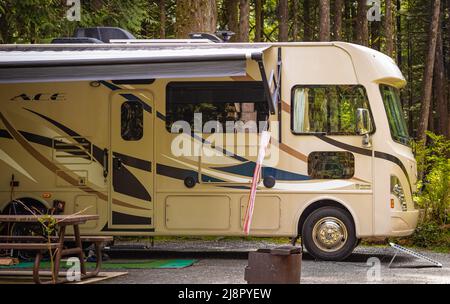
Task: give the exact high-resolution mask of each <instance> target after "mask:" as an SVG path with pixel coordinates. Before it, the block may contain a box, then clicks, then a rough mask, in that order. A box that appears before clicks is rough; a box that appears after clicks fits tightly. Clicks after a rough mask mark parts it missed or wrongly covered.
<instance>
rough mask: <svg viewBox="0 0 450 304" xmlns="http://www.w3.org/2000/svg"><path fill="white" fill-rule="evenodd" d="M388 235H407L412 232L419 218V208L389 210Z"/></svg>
mask: <svg viewBox="0 0 450 304" xmlns="http://www.w3.org/2000/svg"><path fill="white" fill-rule="evenodd" d="M390 213H391V229H390V233H389V236H408V235H411V234H413V233H414V231H415V230H416V227H417V221H418V219H419V210H412V211H391V212H390Z"/></svg>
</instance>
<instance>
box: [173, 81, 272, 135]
mask: <svg viewBox="0 0 450 304" xmlns="http://www.w3.org/2000/svg"><path fill="white" fill-rule="evenodd" d="M196 113H201V114H202V115H201V118H202V127H203V125H204V124H205V123H206V122H208V121H217V122H218V124H219V125H220V126H221V128H222V129H223V130H226V123H227V122H233V123H234V122H243V123H244V124H247V123H249V122H251V123H255V126H257V125H258V122H259V121H265V120H266V116H267V115H268V106H267V100H266V98H265V93H264V87H263V84H262V82H259V81H226V82H225V81H217V82H172V83H169V84H168V85H167V89H166V127H167V129H168V130H169V131H170V130H171V127H172V124H173V123H174V122H177V121H185V122H187V123H189V124H190V126H191V129H192V130H194V114H196ZM215 131H218V130H215Z"/></svg>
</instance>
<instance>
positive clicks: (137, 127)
mask: <svg viewBox="0 0 450 304" xmlns="http://www.w3.org/2000/svg"><path fill="white" fill-rule="evenodd" d="M120 112H121V128H120V129H121V134H122V138H123V139H124V140H130V141H132V140H140V139H141V138H142V135H143V133H144V124H143V122H144V111H143V108H142V104H141V103H140V102H138V101H126V102H124V103H123V104H122V106H121V111H120Z"/></svg>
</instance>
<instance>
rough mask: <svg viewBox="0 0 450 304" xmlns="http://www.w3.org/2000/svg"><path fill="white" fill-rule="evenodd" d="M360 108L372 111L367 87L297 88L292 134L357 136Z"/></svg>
mask: <svg viewBox="0 0 450 304" xmlns="http://www.w3.org/2000/svg"><path fill="white" fill-rule="evenodd" d="M358 108H363V109H367V110H370V108H369V101H368V99H367V95H366V92H365V89H364V87H363V86H360V85H316V86H296V87H294V88H293V90H292V109H291V130H292V132H293V133H295V134H308V133H312V134H314V133H323V134H330V135H357V132H356V112H357V109H358ZM371 129H372V130H373V129H374V128H373V127H372V128H371Z"/></svg>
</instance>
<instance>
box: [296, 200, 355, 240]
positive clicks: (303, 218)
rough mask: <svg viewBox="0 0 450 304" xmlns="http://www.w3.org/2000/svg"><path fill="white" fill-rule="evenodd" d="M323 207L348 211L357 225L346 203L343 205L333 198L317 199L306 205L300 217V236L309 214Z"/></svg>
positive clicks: (298, 231)
mask: <svg viewBox="0 0 450 304" xmlns="http://www.w3.org/2000/svg"><path fill="white" fill-rule="evenodd" d="M322 207H336V208H339V209H342V210H344V211H346V212H347V213H348V214H349V215H350V217H351V219H352V221H353V225H355V219H354V218H353V216H352V214H351V212H350V211H349V210H348V209H347V208H346V207H345V206H344V205H342V204H341V203H338V202H336V201H334V200H331V199H324V200H320V201H316V202H314V203H312V204H311V205H309V206H308V207H306V209H305V210H304V211H303V212H302V215H301V216H300V219H299V221H298V228H297V229H298V230H297V235H299V236H300V235H301V234H302V228H303V224H304V223H305V221H306V219H307V218H308V216H309V215H310V214H311V213H313V212H314V211H316V210H317V209H320V208H322ZM355 229H356V225H355Z"/></svg>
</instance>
